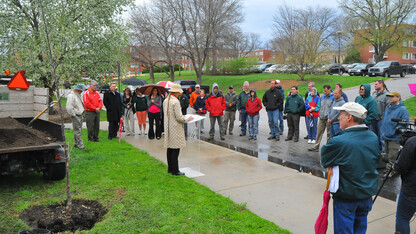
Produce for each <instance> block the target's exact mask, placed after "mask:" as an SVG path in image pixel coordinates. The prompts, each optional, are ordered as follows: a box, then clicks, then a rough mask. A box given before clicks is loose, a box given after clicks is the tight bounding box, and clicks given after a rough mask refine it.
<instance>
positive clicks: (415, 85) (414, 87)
mask: <svg viewBox="0 0 416 234" xmlns="http://www.w3.org/2000/svg"><path fill="white" fill-rule="evenodd" d="M407 85H409V88H410V93H411V94H413V95H416V83H412V84H407Z"/></svg>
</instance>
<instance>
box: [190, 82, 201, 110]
mask: <svg viewBox="0 0 416 234" xmlns="http://www.w3.org/2000/svg"><path fill="white" fill-rule="evenodd" d="M199 95H201V86H200V85H199V84H196V85H195V91H193V92H192V93H191V96H190V97H189V105H190V106H191V107H194V103H195V101H196V98H197V97H198V96H199Z"/></svg>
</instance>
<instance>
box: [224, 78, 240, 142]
mask: <svg viewBox="0 0 416 234" xmlns="http://www.w3.org/2000/svg"><path fill="white" fill-rule="evenodd" d="M237 98H238V96H237V94H236V93H235V92H234V86H232V85H230V86H228V93H227V94H225V95H224V99H225V111H224V128H223V129H224V130H223V131H224V135H226V134H227V129H228V134H230V135H233V129H234V121H235V112H236V110H237ZM228 122H230V124H229V125H228Z"/></svg>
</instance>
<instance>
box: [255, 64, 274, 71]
mask: <svg viewBox="0 0 416 234" xmlns="http://www.w3.org/2000/svg"><path fill="white" fill-rule="evenodd" d="M271 66H273V63H265V64H262V65H260V66H259V69H258V70H257V72H258V73H262V72H264V70H266V69H267V68H269V67H271Z"/></svg>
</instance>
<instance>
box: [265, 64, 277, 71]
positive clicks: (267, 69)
mask: <svg viewBox="0 0 416 234" xmlns="http://www.w3.org/2000/svg"><path fill="white" fill-rule="evenodd" d="M279 66H280V65H279V64H275V65H273V66H271V67H269V68H266V70H264V73H277V71H276V69H278V68H279Z"/></svg>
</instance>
